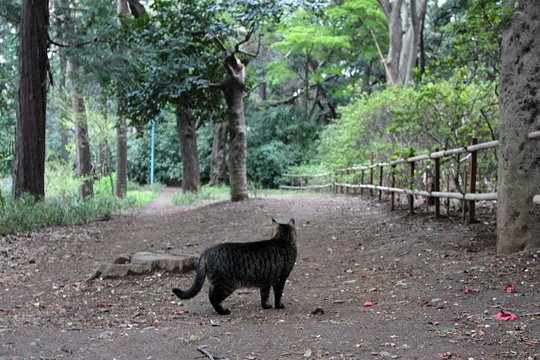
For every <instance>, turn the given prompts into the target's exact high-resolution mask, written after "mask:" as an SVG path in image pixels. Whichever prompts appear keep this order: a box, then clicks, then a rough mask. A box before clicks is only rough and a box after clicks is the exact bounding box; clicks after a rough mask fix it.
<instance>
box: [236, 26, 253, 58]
mask: <svg viewBox="0 0 540 360" xmlns="http://www.w3.org/2000/svg"><path fill="white" fill-rule="evenodd" d="M252 34H253V32H251V31H250V32H248V33H247V34H246V36H245V37H244V40H242V41H240V42H239V43H237V44H236V46H235V47H234V54H236V53H239V52H240V46H241V45H242V44H245V43H247V42H248V41H249V39H251V35H252Z"/></svg>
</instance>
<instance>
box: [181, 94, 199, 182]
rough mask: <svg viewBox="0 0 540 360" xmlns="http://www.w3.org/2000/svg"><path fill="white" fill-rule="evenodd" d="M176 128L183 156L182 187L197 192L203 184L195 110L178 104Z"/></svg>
mask: <svg viewBox="0 0 540 360" xmlns="http://www.w3.org/2000/svg"><path fill="white" fill-rule="evenodd" d="M176 129H177V132H178V140H179V142H180V157H181V158H182V189H183V190H184V191H192V192H197V191H198V190H199V187H200V185H201V173H200V168H199V154H198V151H197V128H196V126H195V118H194V117H193V112H192V111H191V109H190V108H186V107H183V106H182V105H181V104H177V105H176Z"/></svg>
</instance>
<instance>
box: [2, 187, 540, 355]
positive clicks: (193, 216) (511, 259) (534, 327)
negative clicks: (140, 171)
mask: <svg viewBox="0 0 540 360" xmlns="http://www.w3.org/2000/svg"><path fill="white" fill-rule="evenodd" d="M171 192H172V190H171V189H167V190H166V191H165V192H164V193H163V194H162V196H161V198H160V199H159V200H157V201H156V202H154V203H153V204H151V205H149V206H148V207H146V208H144V209H142V210H141V211H140V212H139V213H138V214H136V215H134V216H129V217H119V218H114V219H113V220H111V221H107V222H95V223H91V224H89V225H87V226H84V227H73V228H60V229H48V230H43V231H40V232H38V233H34V234H31V235H28V236H21V237H13V236H8V237H4V238H1V239H0V358H6V359H12V358H47V359H56V358H58V359H59V358H68V359H82V358H85V359H113V358H114V359H197V358H199V359H201V358H209V357H208V356H207V355H203V354H202V353H201V352H199V351H198V350H197V348H198V347H200V346H206V347H205V348H204V349H205V351H207V353H208V354H212V355H213V356H214V357H215V358H216V359H218V358H229V359H307V358H311V359H386V358H387V359H395V358H401V359H471V358H473V359H506V358H510V359H513V358H516V359H539V358H540V296H539V293H540V275H539V274H538V271H539V270H540V268H539V266H538V262H539V258H538V257H539V255H540V253H539V252H528V253H521V254H517V255H512V256H496V255H495V254H494V241H495V240H494V226H493V225H492V224H484V223H480V224H477V225H474V226H465V225H461V224H460V223H459V222H457V221H454V220H452V219H446V220H444V219H443V220H441V221H435V220H434V219H433V218H432V217H431V215H426V214H419V215H415V216H409V215H408V214H407V213H406V212H405V211H396V212H393V213H390V212H389V211H388V206H387V204H386V203H379V202H378V201H376V200H369V199H368V198H360V197H353V196H337V197H335V196H327V195H296V196H293V195H291V196H282V197H272V198H265V199H252V200H249V201H245V202H241V203H229V202H224V203H218V204H214V205H209V206H206V207H203V208H199V209H195V210H193V209H188V208H176V207H171V206H169V205H168V203H167V198H168V197H169V196H170V194H171ZM272 217H275V218H276V219H277V220H278V221H287V220H289V218H291V217H294V218H295V220H296V224H297V232H298V248H299V257H298V261H297V264H296V267H295V268H294V270H293V272H292V274H291V277H290V281H289V282H288V283H287V285H286V289H285V294H284V303H285V305H286V307H287V308H286V309H285V310H275V309H272V310H262V309H261V308H260V305H259V297H258V291H257V290H254V289H247V290H241V291H237V292H235V293H234V294H233V295H232V296H231V297H230V298H229V299H227V300H226V304H227V306H228V307H229V308H230V309H231V310H232V314H231V315H229V316H219V315H217V314H216V313H215V312H214V310H213V308H212V307H211V305H210V304H209V302H208V299H207V292H206V286H205V288H204V290H203V292H202V293H201V294H199V295H198V296H197V297H195V298H194V299H192V300H188V301H184V302H183V303H181V302H179V301H178V299H177V298H175V297H174V296H173V295H172V293H171V288H172V287H173V286H174V287H178V286H180V287H183V288H185V287H187V286H189V285H190V284H191V281H192V279H193V273H189V274H184V275H174V274H167V273H164V274H159V273H156V274H153V275H151V276H138V277H127V278H123V279H117V280H96V281H93V282H88V283H87V282H85V279H86V278H87V277H88V275H89V274H91V273H92V272H93V271H94V270H95V269H96V268H97V266H98V264H99V263H101V262H110V261H112V260H114V258H115V257H116V256H117V255H119V254H122V253H126V252H130V253H131V252H135V251H141V250H149V249H167V248H174V249H175V250H181V251H185V252H186V253H192V254H198V253H200V251H201V250H202V249H204V248H205V247H207V246H209V245H210V244H214V243H218V242H222V241H250V240H260V239H264V238H269V236H270V233H271V218H272ZM488 220H489V218H488ZM487 222H489V221H487ZM507 284H512V285H513V286H514V287H515V292H508V293H507V292H505V287H506V285H507ZM366 301H371V302H372V303H373V305H372V306H371V307H364V306H362V305H363V304H364V303H365V302H366ZM500 309H505V310H507V311H510V312H512V313H515V314H517V315H518V318H517V319H516V320H513V321H500V320H496V319H495V315H496V314H497V313H498V312H499V310H500Z"/></svg>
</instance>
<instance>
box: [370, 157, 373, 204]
mask: <svg viewBox="0 0 540 360" xmlns="http://www.w3.org/2000/svg"><path fill="white" fill-rule="evenodd" d="M372 165H373V152H371V155H370V161H369V185H373V166H372ZM369 195H370V196H373V188H370V189H369Z"/></svg>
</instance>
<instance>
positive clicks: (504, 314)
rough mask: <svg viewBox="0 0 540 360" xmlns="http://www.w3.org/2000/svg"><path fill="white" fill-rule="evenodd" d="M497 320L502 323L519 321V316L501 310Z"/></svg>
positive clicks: (496, 316)
mask: <svg viewBox="0 0 540 360" xmlns="http://www.w3.org/2000/svg"><path fill="white" fill-rule="evenodd" d="M495 319H497V320H502V321H512V320H516V319H517V315H516V314H512V313H511V312H510V311H506V310H503V309H501V310H499V313H498V314H497V315H495Z"/></svg>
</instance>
